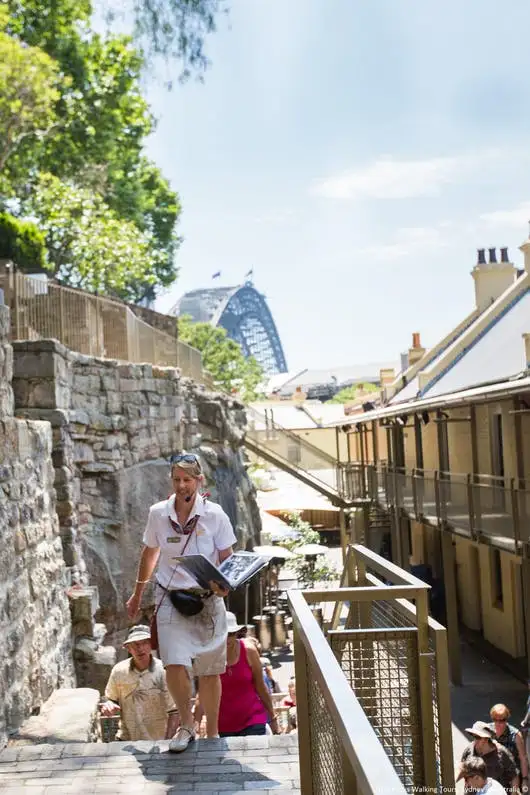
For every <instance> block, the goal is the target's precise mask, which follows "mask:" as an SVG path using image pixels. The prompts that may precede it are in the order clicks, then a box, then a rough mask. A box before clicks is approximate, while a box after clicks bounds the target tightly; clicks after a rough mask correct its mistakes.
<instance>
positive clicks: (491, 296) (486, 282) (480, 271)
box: [471, 240, 530, 312]
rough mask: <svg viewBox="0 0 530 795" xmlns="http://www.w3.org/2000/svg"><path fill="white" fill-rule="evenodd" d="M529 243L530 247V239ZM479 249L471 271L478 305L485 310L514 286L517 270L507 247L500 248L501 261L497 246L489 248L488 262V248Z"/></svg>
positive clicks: (481, 310)
mask: <svg viewBox="0 0 530 795" xmlns="http://www.w3.org/2000/svg"><path fill="white" fill-rule="evenodd" d="M528 243H529V249H530V240H529V241H528ZM522 248H524V245H523V247H522ZM477 251H478V257H477V264H476V265H475V267H474V268H473V270H472V271H471V275H472V276H473V280H474V282H475V303H476V307H477V309H478V310H479V311H480V312H483V311H484V310H485V309H487V308H488V306H490V305H491V304H492V303H493V302H494V301H496V300H497V298H499V296H501V295H502V294H503V293H504V292H505V291H506V290H507V289H508V288H509V287H511V286H512V284H513V283H514V282H515V280H516V279H517V270H516V268H515V267H514V265H513V263H511V262H510V260H509V257H508V249H507V248H501V249H500V255H501V259H500V262H497V250H496V249H495V248H490V249H488V254H489V260H488V262H486V256H485V254H486V250H485V249H483V248H479V249H478V250H477Z"/></svg>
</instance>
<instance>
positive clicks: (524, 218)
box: [480, 202, 530, 229]
mask: <svg viewBox="0 0 530 795" xmlns="http://www.w3.org/2000/svg"><path fill="white" fill-rule="evenodd" d="M480 220H481V221H484V222H485V223H487V224H493V226H509V227H514V228H518V229H520V228H524V227H525V225H526V224H527V223H528V221H529V220H530V202H522V203H521V204H519V205H518V206H517V207H514V208H513V209H511V210H496V211H495V212H492V213H483V214H482V215H481V216H480Z"/></svg>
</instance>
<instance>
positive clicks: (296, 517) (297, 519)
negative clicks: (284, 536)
mask: <svg viewBox="0 0 530 795" xmlns="http://www.w3.org/2000/svg"><path fill="white" fill-rule="evenodd" d="M284 518H285V519H286V520H287V522H288V523H289V524H290V526H291V527H292V528H293V530H295V531H296V538H294V539H291V540H285V541H282V543H281V546H283V547H286V549H288V550H289V551H290V552H294V554H295V555H296V556H297V557H296V558H294V559H293V560H290V561H289V568H291V569H292V570H293V571H294V572H295V573H296V578H297V580H298V582H299V584H300V585H301V587H302V588H314V587H315V585H316V584H317V583H320V582H329V581H330V580H336V579H337V578H338V573H337V569H336V568H335V566H333V565H331V564H330V563H328V561H327V559H326V557H325V556H324V555H318V556H310V557H306V556H305V555H301V554H299V552H298V550H299V549H300V547H302V546H304V545H305V544H319V543H320V536H319V534H318V532H317V531H316V530H313V528H312V527H311V525H310V524H309V522H306V521H304V519H302V516H301V514H300V513H299V512H298V511H286V512H285V513H284Z"/></svg>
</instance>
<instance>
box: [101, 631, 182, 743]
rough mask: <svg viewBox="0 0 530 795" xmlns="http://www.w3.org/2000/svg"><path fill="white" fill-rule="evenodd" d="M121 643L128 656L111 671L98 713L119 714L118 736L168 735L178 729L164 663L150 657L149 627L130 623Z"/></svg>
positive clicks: (146, 737) (152, 737)
mask: <svg viewBox="0 0 530 795" xmlns="http://www.w3.org/2000/svg"><path fill="white" fill-rule="evenodd" d="M123 646H124V648H125V649H127V651H128V652H129V654H130V655H131V656H130V659H128V660H123V661H122V662H119V663H117V664H116V665H115V666H114V668H113V669H112V671H111V672H110V676H109V681H108V682H107V686H106V688H105V697H106V699H107V701H105V703H104V704H102V706H101V714H102V715H103V716H111V715H117V714H120V730H119V736H118V739H120V740H163V739H168V738H169V737H171V736H172V735H173V734H174V732H175V731H176V730H177V725H178V713H177V710H176V709H175V705H174V703H173V699H172V698H171V696H170V694H169V691H168V688H167V683H166V673H165V671H164V666H163V665H162V662H161V661H160V660H158V659H156V658H155V657H153V654H152V650H151V633H150V630H149V627H147V626H145V625H143V624H137V625H136V626H134V627H132V628H131V629H130V630H129V634H128V636H127V640H126V641H125V642H124V644H123Z"/></svg>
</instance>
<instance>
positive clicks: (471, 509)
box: [466, 473, 477, 539]
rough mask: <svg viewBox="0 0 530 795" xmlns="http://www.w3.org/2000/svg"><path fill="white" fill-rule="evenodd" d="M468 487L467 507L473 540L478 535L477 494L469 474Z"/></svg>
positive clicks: (467, 478)
mask: <svg viewBox="0 0 530 795" xmlns="http://www.w3.org/2000/svg"><path fill="white" fill-rule="evenodd" d="M466 486H467V505H468V513H469V531H470V533H471V538H473V539H474V538H475V537H476V534H477V526H476V522H475V493H474V489H473V482H472V476H471V475H470V474H469V473H468V474H467V477H466Z"/></svg>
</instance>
